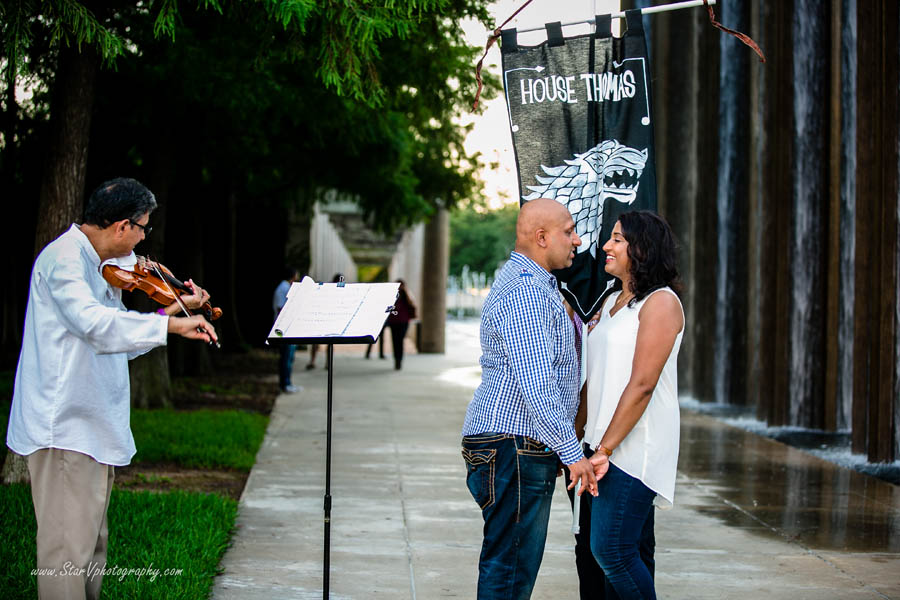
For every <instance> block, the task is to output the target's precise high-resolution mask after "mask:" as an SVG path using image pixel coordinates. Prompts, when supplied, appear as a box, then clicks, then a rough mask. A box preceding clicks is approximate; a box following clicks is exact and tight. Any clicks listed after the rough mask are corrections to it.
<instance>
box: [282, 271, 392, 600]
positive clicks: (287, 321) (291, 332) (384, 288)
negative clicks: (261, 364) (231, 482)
mask: <svg viewBox="0 0 900 600" xmlns="http://www.w3.org/2000/svg"><path fill="white" fill-rule="evenodd" d="M399 287H400V284H399V283H350V284H346V283H344V278H343V277H341V279H340V281H338V282H337V283H316V282H315V281H313V280H312V279H311V278H309V277H304V278H303V280H302V281H300V282H295V283H293V284H291V289H290V290H289V291H288V298H287V302H286V303H285V305H284V307H283V308H282V309H281V312H279V313H278V317H277V318H276V319H275V324H274V325H273V326H272V330H271V331H270V332H269V337H268V339H267V343H268V344H270V345H284V344H326V345H327V346H328V352H327V355H326V361H327V363H326V364H328V365H329V369H328V403H327V410H326V413H327V417H326V427H325V439H326V442H325V502H324V505H325V506H324V508H325V517H324V518H325V522H324V525H325V543H324V546H325V549H324V550H325V559H324V565H323V574H322V581H323V585H322V597H323V598H325V599H326V600H327V599H328V594H329V570H330V567H331V414H332V404H333V400H332V399H333V374H334V345H335V344H374V343H375V342H376V341H377V340H378V336H379V335H380V334H381V331H382V329H384V323H385V321H386V320H387V318H388V315H390V313H391V311H392V310H393V309H394V301H395V300H396V299H397V290H398V289H399Z"/></svg>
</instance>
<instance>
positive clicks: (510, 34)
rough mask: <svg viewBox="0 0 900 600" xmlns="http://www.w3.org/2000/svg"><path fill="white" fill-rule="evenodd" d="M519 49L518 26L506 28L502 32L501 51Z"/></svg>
mask: <svg viewBox="0 0 900 600" xmlns="http://www.w3.org/2000/svg"><path fill="white" fill-rule="evenodd" d="M518 49H519V34H518V32H517V31H516V28H515V27H513V28H512V29H504V30H503V31H501V32H500V51H501V52H504V53H506V52H515V51H516V50H518Z"/></svg>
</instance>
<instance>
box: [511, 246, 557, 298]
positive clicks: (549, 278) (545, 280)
mask: <svg viewBox="0 0 900 600" xmlns="http://www.w3.org/2000/svg"><path fill="white" fill-rule="evenodd" d="M509 260H510V261H512V263H513V264H515V265H516V266H518V267H520V271H519V273H520V274H521V273H529V274H530V275H531V276H532V277H534V278H535V281H536V282H537V283H539V284H540V285H544V286H546V287H549V288H552V289H554V290H555V289H556V277H554V276H553V275H551V274H550V272H549V271H547V269H545V268H544V267H542V266H541V265H539V264H537V263H536V262H534V261H533V260H532V259H530V258H528V257H527V256H525V255H524V254H521V253H519V252H516V251H515V250H513V251H512V252H511V253H510V255H509Z"/></svg>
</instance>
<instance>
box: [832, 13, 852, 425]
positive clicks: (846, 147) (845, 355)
mask: <svg viewBox="0 0 900 600" xmlns="http://www.w3.org/2000/svg"><path fill="white" fill-rule="evenodd" d="M841 24H842V27H841V216H840V221H841V225H840V232H841V234H840V236H841V243H840V247H839V248H838V252H839V254H840V295H841V302H840V305H839V314H838V334H837V335H838V352H839V354H838V390H837V394H838V397H837V421H836V422H837V428H838V430H840V431H847V430H849V429H850V427H851V425H852V422H851V420H852V419H851V417H852V414H853V302H854V293H855V292H854V290H855V289H856V286H855V281H854V277H855V273H856V269H855V268H854V264H855V262H856V0H844V2H842V3H841Z"/></svg>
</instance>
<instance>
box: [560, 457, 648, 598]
mask: <svg viewBox="0 0 900 600" xmlns="http://www.w3.org/2000/svg"><path fill="white" fill-rule="evenodd" d="M584 455H585V456H586V457H587V458H590V457H591V456H593V455H594V451H593V450H591V447H590V446H588V445H587V444H584ZM563 469H564V472H565V479H566V488H568V487H569V484H570V483H572V479H571V477H570V476H569V469H568V468H567V467H565V466H564V467H563ZM566 493H567V494H568V495H569V502H570V503H571V504H572V508H573V510H574V508H575V501H576V499H577V500H578V502H580V503H581V510H580V511H579V513H578V525H579V526H580V528H581V529H580V531H579V533H576V534H575V569H576V570H577V571H578V593H579V596H578V597H579V598H580V600H619V596H618V595H617V594H616V591H615V590H614V589H613V587H612V585H611V584H610V583H609V581H607V580H606V575H605V574H604V573H603V569H601V568H600V565H598V564H597V559H595V558H594V553H593V552H591V504H592V502H593V499H594V498H593V496H591V495H590V494H588V493H584V494H582V495H581V496H580V497H576V496H575V490H574V489H571V490H569V489H567V491H566ZM653 513H654V511H652V510H651V511H650V514H649V515H648V517H647V521H646V522H645V523H644V529H643V531H641V541H640V543H639V545H638V549H639V551H640V554H641V560H642V561H643V562H644V564H645V565H646V566H647V570H648V571H649V572H650V577H653V573H654V570H655V564H656V563H655V560H654V558H653V556H654V551H655V549H656V536H655V534H654V531H653Z"/></svg>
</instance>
